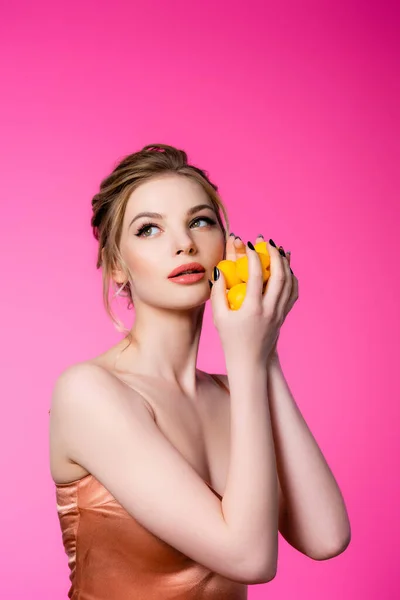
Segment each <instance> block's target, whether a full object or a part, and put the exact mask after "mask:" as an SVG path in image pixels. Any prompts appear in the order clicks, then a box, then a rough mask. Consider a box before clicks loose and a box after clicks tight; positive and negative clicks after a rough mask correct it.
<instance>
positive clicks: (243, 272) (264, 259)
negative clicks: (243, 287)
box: [236, 252, 271, 282]
mask: <svg viewBox="0 0 400 600" xmlns="http://www.w3.org/2000/svg"><path fill="white" fill-rule="evenodd" d="M257 254H258V258H259V259H260V262H261V269H262V276H263V281H267V280H268V279H269V278H270V275H271V271H270V270H269V267H270V264H271V262H270V257H269V254H263V253H262V252H257ZM236 273H237V274H238V276H239V277H240V279H241V281H246V282H247V281H248V279H249V260H248V258H247V256H241V257H240V258H238V259H237V260H236Z"/></svg>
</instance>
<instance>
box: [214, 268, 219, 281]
mask: <svg viewBox="0 0 400 600" xmlns="http://www.w3.org/2000/svg"><path fill="white" fill-rule="evenodd" d="M218 277H219V269H218V267H214V281H217V279H218Z"/></svg>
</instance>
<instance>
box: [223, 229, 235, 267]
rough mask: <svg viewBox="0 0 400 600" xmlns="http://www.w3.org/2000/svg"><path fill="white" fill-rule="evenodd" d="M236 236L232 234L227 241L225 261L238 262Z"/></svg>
mask: <svg viewBox="0 0 400 600" xmlns="http://www.w3.org/2000/svg"><path fill="white" fill-rule="evenodd" d="M234 242H235V234H234V233H231V234H230V235H229V237H228V239H227V241H226V250H225V259H226V260H233V261H235V260H236V249H235V243H234Z"/></svg>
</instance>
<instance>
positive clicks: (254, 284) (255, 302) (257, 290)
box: [243, 242, 263, 306]
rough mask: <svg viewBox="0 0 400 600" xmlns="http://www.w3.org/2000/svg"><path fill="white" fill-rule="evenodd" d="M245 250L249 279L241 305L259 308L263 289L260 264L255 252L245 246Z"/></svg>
mask: <svg viewBox="0 0 400 600" xmlns="http://www.w3.org/2000/svg"><path fill="white" fill-rule="evenodd" d="M250 243H251V242H250ZM245 249H246V255H247V260H248V270H249V278H248V280H247V287H246V297H245V299H244V301H243V305H246V306H250V305H251V306H260V305H261V299H262V287H263V278H262V267H261V262H260V259H259V258H258V254H257V252H256V251H255V250H252V249H251V248H250V247H249V246H248V245H247V244H246V246H245Z"/></svg>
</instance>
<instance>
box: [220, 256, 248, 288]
mask: <svg viewBox="0 0 400 600" xmlns="http://www.w3.org/2000/svg"><path fill="white" fill-rule="evenodd" d="M217 267H218V269H219V270H220V271H222V272H223V274H224V277H225V283H226V287H227V288H228V289H230V288H232V287H233V286H234V285H237V284H238V283H242V280H241V279H240V277H239V275H238V274H237V273H236V263H235V261H234V260H220V261H219V263H218V264H217Z"/></svg>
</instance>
